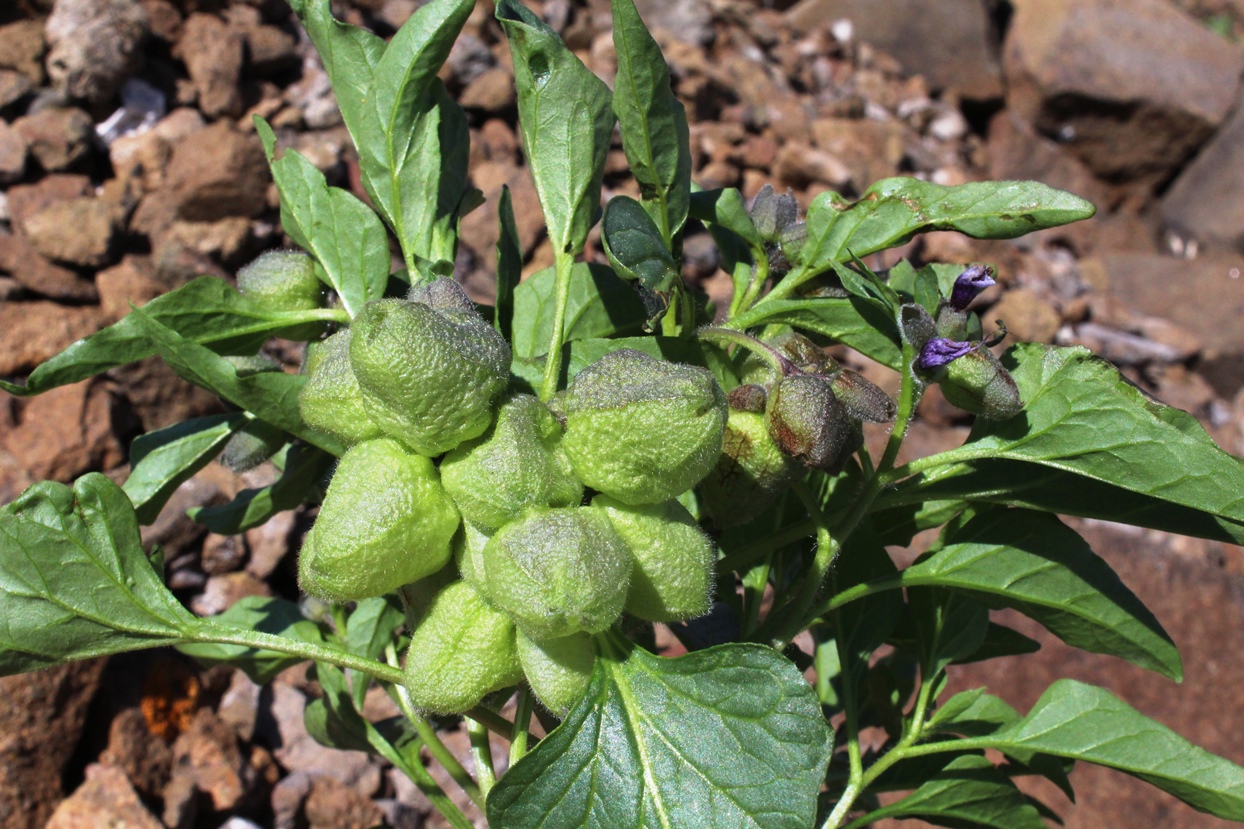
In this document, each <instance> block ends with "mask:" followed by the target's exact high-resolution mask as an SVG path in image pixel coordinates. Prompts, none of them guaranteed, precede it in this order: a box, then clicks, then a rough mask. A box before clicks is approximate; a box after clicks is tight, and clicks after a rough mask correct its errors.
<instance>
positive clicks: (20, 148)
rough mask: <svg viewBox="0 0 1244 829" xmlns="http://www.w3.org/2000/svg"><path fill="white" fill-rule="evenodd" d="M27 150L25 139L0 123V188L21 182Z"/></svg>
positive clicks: (27, 143) (6, 124)
mask: <svg viewBox="0 0 1244 829" xmlns="http://www.w3.org/2000/svg"><path fill="white" fill-rule="evenodd" d="M0 106H2V105H0ZM29 150H30V143H29V142H28V141H26V138H25V137H24V136H23V135H22V134H21V133H20V132H18V131H17V130H15V129H13V128H12V127H11V126H9V124H8V122H6V121H0V187H2V186H4V185H6V184H12V183H13V182H15V181H21V179H22V176H24V175H25V174H26V154H27V153H28V151H29Z"/></svg>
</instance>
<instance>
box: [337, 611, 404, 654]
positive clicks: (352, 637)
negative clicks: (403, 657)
mask: <svg viewBox="0 0 1244 829" xmlns="http://www.w3.org/2000/svg"><path fill="white" fill-rule="evenodd" d="M405 622H406V615H405V614H404V613H403V612H402V608H401V607H399V606H398V605H397V604H396V603H395V601H394V600H393V598H392V597H390V596H376V597H375V598H372V599H364V600H363V601H361V602H359V603H358V605H357V606H356V607H355V608H354V612H353V613H351V614H350V618H349V620H348V622H347V623H346V648H347V649H349V650H350V652H351V653H357V654H358V655H359V656H366V657H367V658H368V659H376V660H380V661H383V660H384V651H385V648H386V647H387V646H388V645H390V644H393V643H394V642H395V635H394V634H395V631H396V630H397V629H398V627H399V626H401V625H403V624H405Z"/></svg>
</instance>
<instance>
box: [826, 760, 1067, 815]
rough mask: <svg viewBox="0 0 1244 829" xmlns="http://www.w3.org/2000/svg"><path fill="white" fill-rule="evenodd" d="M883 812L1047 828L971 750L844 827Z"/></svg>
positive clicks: (1010, 785)
mask: <svg viewBox="0 0 1244 829" xmlns="http://www.w3.org/2000/svg"><path fill="white" fill-rule="evenodd" d="M883 818H897V819H911V818H918V819H920V820H925V821H928V822H929V823H933V824H936V825H939V826H965V825H966V826H974V827H989V829H1046V823H1045V821H1044V820H1042V819H1041V815H1040V813H1039V812H1038V811H1037V810H1036V808H1035V807H1034V806H1033V805H1032V804H1031V803H1029V802H1028V800H1027V798H1025V797H1024V795H1023V793H1022V792H1020V790H1019V789H1017V788H1015V784H1014V783H1012V782H1011V780H1010V778H1008V777H1007V776H1006V775H1005V774H1003V773H1002V772H1001V771H999V770H998V769H997V768H995V767H994V764H993V763H991V762H989V760H986V759H985V758H984V757H978V756H974V755H967V756H964V757H956V758H955V759H953V760H951V761H950V763H948V764H947V765H946V767H945V768H943V769H942V770H941V771H940V772H938V773H937V774H935V775H933V776H932V777H931V778H929V780H928V781H927V782H925V783H924V785H922V786H921V787H920V788H918V789H916V790H915V791H914V792H912V793H911V794H909V795H908V796H907V797H905V798H903V799H902V800H900V801H898V802H897V803H892V804H890V805H889V806H885V807H883V808H881V809H877V810H876V811H873V812H871V813H869V814H867V815H865V816H863V817H861V818H859V819H858V820H854V821H852V822H851V823H849V824H847V829H854V827H862V826H869V825H871V824H873V823H874V822H876V821H879V820H881V819H883Z"/></svg>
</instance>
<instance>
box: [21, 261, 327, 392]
mask: <svg viewBox="0 0 1244 829" xmlns="http://www.w3.org/2000/svg"><path fill="white" fill-rule="evenodd" d="M143 312H144V313H145V314H147V315H148V316H150V317H151V318H152V319H154V320H155V321H156V322H158V323H160V324H161V325H163V326H166V327H168V328H171V329H173V330H174V331H176V332H177V333H178V334H180V335H181V336H182V337H184V338H185V339H187V340H189V341H191V342H194V343H201V344H204V345H210V346H211V350H212V351H214V352H216V353H219V354H254V353H255V352H256V351H258V350H259V346H260V345H262V344H263V341H264V340H265V339H267V338H268V337H270V336H273V335H279V334H280V332H281V330H282V329H285V328H291V327H293V326H296V325H299V324H301V323H306V322H313V321H315V320H325V319H332V318H333V316H332V315H333V314H334V312H332V311H296V312H280V311H270V310H268V309H265V308H261V307H260V306H259V305H257V304H256V303H254V302H252V301H251V300H249V299H247V298H246V297H244V296H242V295H241V294H240V293H238V291H237V289H236V288H234V287H233V286H232V285H230V284H229V283H228V282H226V281H225V280H223V279H219V278H217V277H214V276H203V277H199V278H198V279H195V280H193V281H191V282H188V283H186V284H185V285H183V286H181V287H180V288H178V289H176V290H173V291H169V292H168V293H167V294H164V295H163V296H160V297H157V298H155V299H153V300H151V302H148V303H147V304H146V305H144V306H143ZM155 353H156V348H155V346H154V344H153V343H152V342H151V340H150V339H149V338H148V337H147V335H146V333H145V331H144V330H143V328H142V326H141V325H140V324H139V322H138V320H137V318H136V317H135V316H134V314H132V313H131V314H127V315H126V316H125V317H124V318H123V319H121V320H120V321H119V322H116V323H114V324H112V325H110V326H108V327H107V328H104V329H102V330H100V331H97V332H96V333H94V334H92V335H91V336H89V337H87V338H85V339H82V340H78V341H77V342H74V343H72V344H70V345H69V347H68V348H66V349H65V350H64V351H62V352H61V353H59V354H57V355H56V356H55V357H52V358H51V359H50V360H48V361H46V362H45V363H43V364H42V365H40V366H39V367H38V368H36V369H35V370H34V371H33V372H31V374H30V377H29V378H28V379H27V381H26V385H25V386H19V385H17V384H14V383H6V382H4V381H0V389H3V390H4V391H7V392H9V393H10V394H17V395H23V396H26V395H32V394H40V393H42V392H45V391H47V390H48V389H54V388H56V387H57V386H64V385H68V384H69V383H76V382H78V381H79V380H85V379H86V378H88V377H93V376H95V375H96V374H100V373H102V372H105V371H108V370H109V369H112V368H116V367H117V366H121V365H125V364H126V363H133V362H136V361H138V360H142V359H145V358H147V357H150V356H151V355H153V354H155Z"/></svg>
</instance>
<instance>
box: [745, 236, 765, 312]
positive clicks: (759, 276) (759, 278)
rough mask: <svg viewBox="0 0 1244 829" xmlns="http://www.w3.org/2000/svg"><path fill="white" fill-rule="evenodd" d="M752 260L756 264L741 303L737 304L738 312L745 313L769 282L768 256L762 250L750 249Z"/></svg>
mask: <svg viewBox="0 0 1244 829" xmlns="http://www.w3.org/2000/svg"><path fill="white" fill-rule="evenodd" d="M752 258H753V259H754V260H755V262H756V267H755V270H753V271H752V278H751V280H750V281H749V282H748V283H747V290H746V291H744V293H743V301H742V302H740V303H739V310H740V311H741V312H742V313H747V310H748V309H749V308H751V307H752V306H753V305H754V304H755V303H756V299H757V297H759V296H760V292H761V291H762V290H764V287H765V283H766V282H768V281H769V254H768V253H766V252H765V251H764V250H763V249H758V248H752Z"/></svg>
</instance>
